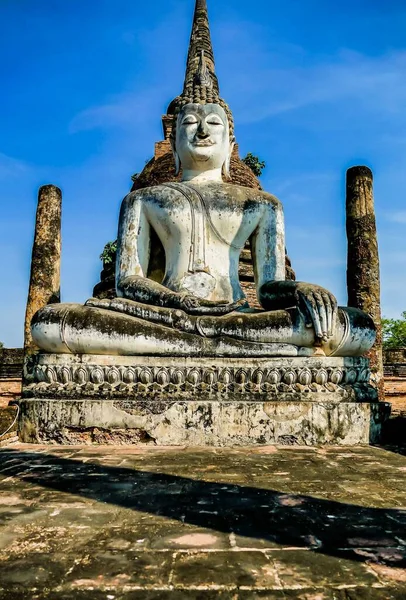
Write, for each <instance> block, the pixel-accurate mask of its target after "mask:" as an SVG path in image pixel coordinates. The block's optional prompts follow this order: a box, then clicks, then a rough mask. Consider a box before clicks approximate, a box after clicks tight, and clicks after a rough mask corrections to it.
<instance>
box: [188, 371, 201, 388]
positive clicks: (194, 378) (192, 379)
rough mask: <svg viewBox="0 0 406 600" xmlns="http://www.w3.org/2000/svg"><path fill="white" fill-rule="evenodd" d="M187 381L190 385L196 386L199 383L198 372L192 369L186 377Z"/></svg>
mask: <svg viewBox="0 0 406 600" xmlns="http://www.w3.org/2000/svg"><path fill="white" fill-rule="evenodd" d="M187 380H188V382H189V383H191V384H192V385H197V384H198V383H200V372H199V370H198V369H192V370H191V371H190V372H189V375H188V376H187Z"/></svg>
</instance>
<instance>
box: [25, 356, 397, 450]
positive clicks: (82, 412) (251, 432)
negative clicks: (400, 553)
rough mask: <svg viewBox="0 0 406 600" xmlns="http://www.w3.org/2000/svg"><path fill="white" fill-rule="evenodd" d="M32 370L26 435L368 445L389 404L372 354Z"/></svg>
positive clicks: (74, 362) (86, 360)
mask: <svg viewBox="0 0 406 600" xmlns="http://www.w3.org/2000/svg"><path fill="white" fill-rule="evenodd" d="M27 367H29V368H27ZM26 373H27V382H28V384H27V385H26V386H25V388H24V390H23V400H22V401H21V403H20V406H21V416H20V438H21V440H22V441H24V442H40V443H44V442H45V443H60V444H78V443H79V444H81V443H93V442H94V443H111V444H120V443H122V444H143V443H153V444H157V445H166V446H185V445H186V446H245V445H253V444H289V445H293V444H300V445H311V446H314V445H321V444H334V445H335V444H348V445H354V444H368V443H371V442H372V443H373V442H376V441H378V440H379V436H380V428H381V424H382V422H383V420H384V416H385V412H386V413H387V411H388V406H387V405H385V404H379V403H377V394H376V390H375V389H374V388H372V387H371V386H370V385H369V376H370V371H369V363H368V360H367V359H365V358H338V357H329V358H327V357H300V358H299V357H293V358H292V357H291V358H288V357H278V358H267V359H261V358H257V359H242V358H241V359H224V358H212V359H210V358H200V359H196V358H193V359H191V358H173V357H172V358H171V357H117V356H90V355H63V354H59V355H58V354H54V355H53V354H40V355H38V356H36V357H34V359H33V360H32V361H31V363H30V365H26Z"/></svg>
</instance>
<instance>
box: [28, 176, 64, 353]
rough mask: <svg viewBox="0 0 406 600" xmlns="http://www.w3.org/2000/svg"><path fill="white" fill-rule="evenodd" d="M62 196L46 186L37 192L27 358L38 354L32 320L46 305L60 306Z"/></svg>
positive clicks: (29, 297)
mask: <svg viewBox="0 0 406 600" xmlns="http://www.w3.org/2000/svg"><path fill="white" fill-rule="evenodd" d="M61 209H62V192H61V190H60V189H59V188H57V187H56V186H54V185H44V186H43V187H41V188H40V190H39V192H38V206H37V216H36V222H35V234H34V244H33V247H32V258H31V274H30V287H29V291H28V300H27V309H26V313H25V327H24V350H25V355H26V357H27V356H29V355H30V354H32V353H34V352H35V351H36V350H37V347H36V346H35V344H34V342H33V340H32V337H31V319H32V317H33V316H34V314H35V313H36V312H37V311H38V310H39V309H40V308H43V307H44V306H46V305H47V304H52V303H53V302H56V303H57V302H60V267H61Z"/></svg>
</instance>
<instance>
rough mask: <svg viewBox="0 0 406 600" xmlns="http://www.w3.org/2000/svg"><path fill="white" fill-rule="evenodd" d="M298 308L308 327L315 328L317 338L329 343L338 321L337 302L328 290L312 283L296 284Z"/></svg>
mask: <svg viewBox="0 0 406 600" xmlns="http://www.w3.org/2000/svg"><path fill="white" fill-rule="evenodd" d="M295 288H296V289H295V296H296V300H297V306H298V307H299V309H300V310H301V312H302V314H303V315H304V317H305V320H306V326H307V327H314V332H315V334H316V338H318V339H319V340H320V341H322V342H327V341H328V340H329V338H331V337H333V335H334V332H335V328H336V320H337V310H338V308H337V300H336V299H335V297H334V296H333V294H331V293H330V292H329V291H327V290H326V289H324V288H322V287H320V286H318V285H314V284H311V283H302V282H296V283H295Z"/></svg>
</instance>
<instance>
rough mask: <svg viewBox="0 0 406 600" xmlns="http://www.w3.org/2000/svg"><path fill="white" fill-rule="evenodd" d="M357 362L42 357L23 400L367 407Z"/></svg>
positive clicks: (363, 368)
mask: <svg viewBox="0 0 406 600" xmlns="http://www.w3.org/2000/svg"><path fill="white" fill-rule="evenodd" d="M369 378H370V371H369V362H368V360H367V359H365V358H362V357H291V358H286V357H279V356H278V357H277V358H250V359H243V358H220V357H216V358H215V359H213V358H204V357H201V358H186V357H161V356H155V357H154V356H144V357H142V356H137V357H133V356H107V355H104V356H103V355H97V356H93V355H88V354H76V355H73V354H39V355H37V356H36V358H35V361H33V363H32V370H31V371H30V373H29V374H28V378H27V382H26V384H27V385H26V386H25V388H24V395H25V397H38V398H40V397H44V398H47V397H48V398H49V397H54V398H67V399H74V398H94V399H97V398H111V399H114V398H134V399H141V398H142V399H145V400H147V401H148V400H151V401H152V400H164V401H168V400H179V399H183V400H190V399H195V396H196V395H198V397H199V399H200V400H202V399H207V400H218V401H222V400H227V399H228V400H236V399H238V400H248V401H252V400H255V399H257V398H259V399H261V400H264V399H266V400H267V401H268V400H272V401H296V402H297V401H302V400H305V401H319V400H328V401H329V402H341V401H347V402H348V401H366V402H374V401H375V400H376V390H375V389H374V388H372V387H371V386H370V385H369Z"/></svg>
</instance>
